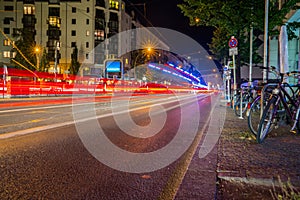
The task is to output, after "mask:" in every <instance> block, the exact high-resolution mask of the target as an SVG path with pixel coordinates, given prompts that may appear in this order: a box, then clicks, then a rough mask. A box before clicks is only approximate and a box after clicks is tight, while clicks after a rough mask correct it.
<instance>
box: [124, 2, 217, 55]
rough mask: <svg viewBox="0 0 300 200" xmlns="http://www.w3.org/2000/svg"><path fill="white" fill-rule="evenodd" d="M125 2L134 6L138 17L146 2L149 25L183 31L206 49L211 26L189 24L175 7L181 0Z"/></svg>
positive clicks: (141, 13)
mask: <svg viewBox="0 0 300 200" xmlns="http://www.w3.org/2000/svg"><path fill="white" fill-rule="evenodd" d="M125 2H126V4H127V5H131V7H134V9H135V10H136V11H135V13H136V14H139V15H140V17H142V15H143V14H144V6H143V4H144V3H146V4H145V5H146V6H145V8H146V17H147V20H148V23H150V25H152V26H154V27H163V28H169V29H173V30H176V31H179V32H181V33H184V34H186V35H188V36H190V37H192V38H193V39H194V40H196V41H197V42H198V43H199V44H201V45H202V46H203V47H204V48H205V49H208V45H207V44H208V43H210V42H211V37H212V28H209V27H199V26H198V27H196V26H190V25H189V19H188V18H187V17H185V16H184V15H183V13H181V10H180V9H179V8H178V7H177V4H180V3H182V2H183V0H125Z"/></svg>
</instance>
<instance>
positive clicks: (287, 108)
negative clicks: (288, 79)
mask: <svg viewBox="0 0 300 200" xmlns="http://www.w3.org/2000/svg"><path fill="white" fill-rule="evenodd" d="M291 74H297V75H299V72H291ZM285 75H289V74H282V73H281V74H280V82H279V83H278V84H277V86H276V87H275V88H274V89H273V90H272V95H271V97H270V98H269V99H268V102H267V105H266V106H265V108H264V110H263V113H262V117H261V119H260V122H259V127H258V131H257V136H256V139H257V142H258V143H262V142H263V141H264V139H265V138H266V137H267V135H268V133H270V131H271V130H272V128H278V126H280V125H281V124H282V122H284V123H286V124H291V125H292V128H291V130H290V131H291V132H296V133H299V131H300V123H299V111H300V110H299V109H300V107H299V106H300V96H299V85H295V86H291V85H289V84H288V83H284V82H283V79H284V76H285Z"/></svg>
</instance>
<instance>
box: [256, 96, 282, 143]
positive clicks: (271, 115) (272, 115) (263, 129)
mask: <svg viewBox="0 0 300 200" xmlns="http://www.w3.org/2000/svg"><path fill="white" fill-rule="evenodd" d="M277 98H278V97H275V96H273V97H272V98H271V99H270V100H269V101H268V104H267V105H266V107H265V109H264V111H263V114H262V117H261V119H260V122H259V127H258V130H257V135H256V140H257V142H258V143H262V142H263V141H264V139H265V138H266V136H267V135H268V133H269V132H270V131H271V130H272V128H273V126H274V124H275V123H276V112H277V108H278V105H276V101H277Z"/></svg>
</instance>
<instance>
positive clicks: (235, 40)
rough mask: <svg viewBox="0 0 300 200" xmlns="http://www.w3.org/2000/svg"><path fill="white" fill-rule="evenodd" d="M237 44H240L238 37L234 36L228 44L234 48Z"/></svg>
mask: <svg viewBox="0 0 300 200" xmlns="http://www.w3.org/2000/svg"><path fill="white" fill-rule="evenodd" d="M237 45H238V41H237V39H236V38H235V37H234V36H232V37H231V38H230V40H229V42H228V46H229V47H230V48H234V47H237Z"/></svg>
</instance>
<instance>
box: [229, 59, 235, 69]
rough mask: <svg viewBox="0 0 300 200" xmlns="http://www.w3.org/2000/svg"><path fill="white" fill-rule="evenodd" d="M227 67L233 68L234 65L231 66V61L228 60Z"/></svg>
mask: <svg viewBox="0 0 300 200" xmlns="http://www.w3.org/2000/svg"><path fill="white" fill-rule="evenodd" d="M227 66H228V69H234V66H233V61H228V64H227Z"/></svg>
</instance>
